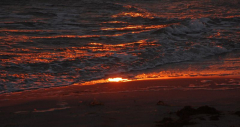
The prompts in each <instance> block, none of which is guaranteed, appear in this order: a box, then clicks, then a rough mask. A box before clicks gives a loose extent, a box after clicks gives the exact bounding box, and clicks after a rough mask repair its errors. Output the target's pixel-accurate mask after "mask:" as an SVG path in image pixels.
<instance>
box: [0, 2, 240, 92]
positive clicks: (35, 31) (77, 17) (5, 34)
mask: <svg viewBox="0 0 240 127" xmlns="http://www.w3.org/2000/svg"><path fill="white" fill-rule="evenodd" d="M239 40H240V2H238V0H231V1H227V0H201V1H199V0H186V1H184V0H150V1H145V0H139V1H127V0H126V1H122V0H70V1H63V0H62V1H59V0H58V1H54V0H38V1H36V0H34V1H33V0H25V1H17V0H1V2H0V93H4V92H14V91H19V90H24V89H34V88H42V87H53V86H62V85H71V84H74V83H76V82H85V81H89V80H94V79H100V78H106V77H109V76H111V75H114V76H115V75H120V74H122V73H129V72H131V73H134V72H135V71H139V70H141V71H143V72H144V71H149V70H148V69H149V68H155V67H158V68H159V66H160V65H163V67H165V66H166V65H168V64H171V63H176V62H184V61H195V60H198V59H202V58H205V57H208V56H214V55H218V54H222V53H226V52H233V51H236V50H239V49H240V42H239ZM160 67H161V66H160ZM238 69H239V68H238V67H237V68H235V70H238Z"/></svg>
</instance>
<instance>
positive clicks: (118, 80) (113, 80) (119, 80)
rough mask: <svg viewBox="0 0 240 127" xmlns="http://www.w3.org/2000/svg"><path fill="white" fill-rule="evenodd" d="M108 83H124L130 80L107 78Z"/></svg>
mask: <svg viewBox="0 0 240 127" xmlns="http://www.w3.org/2000/svg"><path fill="white" fill-rule="evenodd" d="M108 81H109V82H126V81H130V80H128V79H123V78H120V77H117V78H108Z"/></svg>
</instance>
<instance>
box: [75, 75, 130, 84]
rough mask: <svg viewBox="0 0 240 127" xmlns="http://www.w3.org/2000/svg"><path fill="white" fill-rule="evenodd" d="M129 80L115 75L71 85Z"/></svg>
mask: <svg viewBox="0 0 240 127" xmlns="http://www.w3.org/2000/svg"><path fill="white" fill-rule="evenodd" d="M129 81H132V80H130V79H123V78H121V77H116V78H108V79H99V80H93V81H89V82H84V83H74V84H73V85H94V84H99V83H109V82H129Z"/></svg>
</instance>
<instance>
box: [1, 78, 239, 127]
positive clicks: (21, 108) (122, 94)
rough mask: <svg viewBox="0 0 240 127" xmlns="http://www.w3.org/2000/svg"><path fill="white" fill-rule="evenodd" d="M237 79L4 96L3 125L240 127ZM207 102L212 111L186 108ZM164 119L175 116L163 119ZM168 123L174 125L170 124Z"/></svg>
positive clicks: (59, 89) (62, 89)
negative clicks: (184, 113) (183, 113)
mask: <svg viewBox="0 0 240 127" xmlns="http://www.w3.org/2000/svg"><path fill="white" fill-rule="evenodd" d="M239 82H240V78H239V77H227V76H219V77H185V78H176V77H175V78H168V79H149V80H141V81H130V82H112V83H102V84H95V85H72V86H67V87H56V88H47V89H38V90H30V91H23V92H15V93H6V94H1V95H0V102H1V103H0V126H1V127H43V126H45V127H53V126H58V127H66V126H68V127H76V126H78V127H80V126H81V127H89V126H90V127H95V126H96V127H97V126H102V127H106V126H109V127H112V126H119V127H120V126H121V127H122V126H131V127H132V126H133V127H136V126H138V127H139V126H141V127H149V126H174V127H175V126H194V127H195V126H196V127H201V126H204V127H215V126H218V127H239V125H240V122H239V121H240V117H239V116H238V115H237V111H240V101H239V100H240V90H239V88H240V84H239ZM206 105H207V106H209V107H212V108H214V109H216V110H217V111H219V114H218V116H216V114H215V117H217V118H216V119H212V117H214V115H213V114H208V113H204V112H203V113H198V114H194V115H190V117H189V118H188V122H190V123H192V124H190V125H181V124H178V123H175V124H174V122H178V121H179V119H180V116H178V115H177V112H179V111H180V110H182V109H183V108H184V106H191V107H192V108H194V109H197V108H198V107H201V106H206ZM164 118H171V119H172V120H170V121H167V123H168V124H166V122H165V123H164V121H162V120H163V119H164ZM169 123H170V124H169Z"/></svg>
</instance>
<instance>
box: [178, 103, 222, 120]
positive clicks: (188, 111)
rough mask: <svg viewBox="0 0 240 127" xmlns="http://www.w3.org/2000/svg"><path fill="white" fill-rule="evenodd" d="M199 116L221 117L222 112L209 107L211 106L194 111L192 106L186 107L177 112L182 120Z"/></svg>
mask: <svg viewBox="0 0 240 127" xmlns="http://www.w3.org/2000/svg"><path fill="white" fill-rule="evenodd" d="M198 114H211V115H219V114H220V112H219V111H217V110H216V109H215V108H213V107H209V106H201V107H199V108H197V109H194V108H192V107H191V106H185V107H184V108H183V109H181V110H179V111H177V116H179V117H180V118H182V117H190V116H192V115H198Z"/></svg>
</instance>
